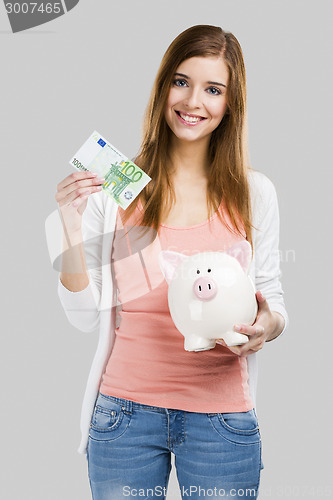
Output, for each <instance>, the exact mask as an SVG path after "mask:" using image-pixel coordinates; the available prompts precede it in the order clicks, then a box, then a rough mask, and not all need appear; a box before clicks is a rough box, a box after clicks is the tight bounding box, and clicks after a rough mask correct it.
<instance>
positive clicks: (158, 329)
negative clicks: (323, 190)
mask: <svg viewBox="0 0 333 500" xmlns="http://www.w3.org/2000/svg"><path fill="white" fill-rule="evenodd" d="M246 148H247V146H246V79H245V67H244V62H243V56H242V51H241V47H240V45H239V43H238V41H237V39H236V38H235V37H234V35H232V34H231V33H229V32H225V31H223V30H222V29H221V28H219V27H214V26H206V25H200V26H194V27H192V28H189V29H187V30H186V31H184V32H183V33H181V34H180V35H179V36H178V37H177V38H176V39H175V40H174V41H173V42H172V44H171V45H170V47H169V48H168V50H167V51H166V53H165V55H164V57H163V60H162V63H161V66H160V68H159V71H158V74H157V77H156V81H155V84H154V88H153V91H152V94H151V99H150V102H149V105H148V108H147V113H146V120H145V127H144V138H143V142H142V146H141V149H140V152H139V154H138V156H137V158H136V159H135V162H136V163H137V164H138V165H139V166H140V167H141V168H142V169H143V170H144V171H145V172H146V173H147V174H148V175H149V176H150V177H151V178H152V181H151V182H150V183H149V184H148V185H147V186H146V187H145V188H144V190H143V191H142V192H141V193H140V195H139V196H138V197H137V198H136V199H135V200H134V201H133V202H132V203H131V205H130V206H129V207H128V208H127V210H126V211H124V210H122V209H120V208H118V206H117V205H116V204H115V203H114V202H113V201H112V200H111V199H110V198H108V197H107V196H105V195H104V193H102V192H99V193H98V191H101V186H100V185H101V184H102V183H103V179H98V178H96V176H94V174H92V173H89V172H76V173H73V174H71V175H69V176H68V177H66V178H65V179H64V180H63V181H62V182H60V183H59V185H58V190H57V194H56V201H57V202H58V205H59V208H60V212H61V216H62V222H63V227H64V229H65V235H66V245H67V246H68V242H69V243H70V245H69V249H68V250H67V252H65V253H64V254H63V262H62V265H63V267H62V272H61V275H60V280H59V288H58V290H59V296H60V299H61V302H62V305H63V307H64V309H65V311H66V314H67V316H68V319H69V320H70V322H71V323H72V324H73V325H75V326H76V327H77V328H79V329H80V330H83V331H93V330H94V329H96V328H99V332H100V337H99V344H98V348H97V352H96V355H95V359H94V362H93V366H92V369H91V372H90V377H89V380H88V384H87V389H86V394H85V399H84V402H83V408H82V417H81V429H82V441H81V445H80V449H79V451H80V452H81V453H82V452H85V451H87V458H88V466H89V479H90V485H91V490H92V494H93V498H94V500H106V499H118V498H124V497H128V496H130V497H134V496H140V497H141V498H152V497H159V498H161V497H162V498H165V494H166V488H167V484H168V478H169V474H170V470H171V465H170V463H171V462H170V457H171V452H172V453H174V454H175V464H176V470H177V477H178V481H179V485H180V490H181V494H182V497H183V498H186V497H188V496H190V497H191V498H202V497H212V496H213V497H216V498H217V497H220V496H223V494H224V495H225V496H226V495H227V494H228V495H229V496H233V497H234V498H244V497H246V496H249V497H251V498H257V494H258V487H259V479H260V470H261V468H262V461H261V439H260V433H259V428H258V421H257V417H256V413H255V409H254V405H255V387H256V352H257V351H259V350H260V349H262V347H263V346H264V344H265V342H267V341H270V340H272V339H274V338H276V337H277V336H279V335H280V334H281V333H282V332H283V331H284V330H285V328H286V326H287V321H288V317H287V313H286V311H285V307H284V301H283V298H282V295H283V292H282V288H281V284H280V281H279V274H280V269H279V254H278V240H279V234H278V233H279V214H278V205H277V199H276V193H275V189H274V186H273V184H272V183H271V181H269V179H268V178H267V177H265V176H264V175H263V174H261V173H259V172H256V171H254V170H252V169H251V168H250V167H249V165H248V160H247V149H246ZM88 198H89V200H88ZM83 214H84V215H83ZM82 216H83V217H82ZM142 226H143V227H145V228H146V229H148V230H149V229H150V233H149V234H150V237H149V238H148V239H147V238H146V239H145V238H143V235H142V234H139V233H140V232H138V231H137V232H136V234H138V235H139V236H140V237H139V238H136V239H135V242H136V243H135V244H134V243H133V242H134V238H132V239H131V238H130V233H131V231H133V230H134V231H135V230H136V229H138V228H140V227H141V229H142ZM141 238H142V239H141ZM140 239H141V244H140V243H138V241H140ZM244 239H247V240H248V241H249V242H250V244H251V247H252V263H251V268H250V276H251V277H252V279H253V281H254V282H255V286H256V289H257V292H256V297H257V302H258V314H257V318H256V320H255V322H254V324H253V325H252V326H246V325H235V331H240V332H242V333H244V334H246V335H248V337H249V341H248V342H247V343H246V344H244V345H242V346H235V347H227V346H226V344H225V343H224V342H223V341H222V340H221V341H220V342H219V343H218V344H217V345H216V347H215V348H213V349H210V350H206V351H201V352H186V351H185V350H184V338H183V337H182V335H181V334H180V333H179V332H178V330H177V329H176V328H175V326H174V324H173V322H172V319H171V316H170V313H169V310H168V303H167V290H168V286H167V283H166V282H165V280H164V279H163V275H162V274H161V270H160V269H159V266H158V254H159V251H160V250H161V249H163V250H165V249H169V250H176V251H178V252H182V253H184V254H186V255H193V254H195V253H198V252H203V251H224V250H226V249H227V248H229V247H230V246H231V245H233V244H234V243H236V242H237V241H241V240H244ZM83 241H84V246H83V243H82V242H83ZM124 242H125V243H124ZM133 245H134V246H133ZM135 245H136V246H135ZM110 256H111V259H110ZM111 263H112V267H111ZM117 293H118V298H117V297H116V294H117ZM117 299H118V300H117ZM117 305H118V307H117ZM120 306H121V307H120ZM119 309H121V310H119ZM117 313H119V314H117ZM117 325H118V326H117ZM111 351H112V352H111ZM88 433H89V436H88Z"/></svg>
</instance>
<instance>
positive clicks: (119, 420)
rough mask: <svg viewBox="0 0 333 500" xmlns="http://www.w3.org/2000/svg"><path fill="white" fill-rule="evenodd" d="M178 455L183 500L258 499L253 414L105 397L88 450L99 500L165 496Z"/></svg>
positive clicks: (99, 404)
mask: <svg viewBox="0 0 333 500" xmlns="http://www.w3.org/2000/svg"><path fill="white" fill-rule="evenodd" d="M171 452H172V453H174V455H175V466H176V472H177V478H178V482H179V487H180V491H181V496H182V498H183V499H186V498H189V499H191V500H197V499H200V500H201V499H203V498H223V497H225V498H227V497H231V498H236V499H238V498H242V499H244V498H246V499H249V498H251V499H256V498H257V495H258V487H259V480H260V470H261V468H262V467H261V439H260V432H259V427H258V421H257V417H256V414H255V411H254V409H253V410H250V411H248V412H241V413H195V412H190V411H183V410H173V409H167V408H161V407H155V406H148V405H143V404H139V403H135V402H133V401H129V400H127V399H122V398H117V397H113V396H107V395H104V394H101V393H99V394H98V398H97V400H96V404H95V409H94V413H93V416H92V420H91V425H90V432H89V440H88V453H87V459H88V474H89V481H90V487H91V491H92V497H93V500H125V499H126V498H140V499H154V500H155V499H162V500H163V499H165V497H166V491H167V486H168V481H169V475H170V471H171Z"/></svg>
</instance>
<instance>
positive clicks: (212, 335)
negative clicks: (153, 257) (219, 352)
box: [159, 240, 258, 351]
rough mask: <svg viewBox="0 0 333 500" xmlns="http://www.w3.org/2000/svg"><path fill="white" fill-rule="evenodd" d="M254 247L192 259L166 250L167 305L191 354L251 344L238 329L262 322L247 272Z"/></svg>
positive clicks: (238, 247) (237, 247)
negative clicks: (258, 319)
mask: <svg viewBox="0 0 333 500" xmlns="http://www.w3.org/2000/svg"><path fill="white" fill-rule="evenodd" d="M250 262H251V245H250V243H249V242H248V241H246V240H244V241H241V242H239V243H236V244H235V245H233V246H232V247H230V248H229V249H228V250H227V251H225V252H202V253H197V254H194V255H191V256H188V255H184V254H182V253H178V252H173V251H169V250H163V251H161V252H160V253H159V264H160V267H161V270H162V273H163V275H164V277H165V279H166V281H167V283H168V285H169V288H168V304H169V310H170V314H171V317H172V319H173V322H174V324H175V326H176V328H177V329H178V330H179V331H180V333H181V334H182V335H184V337H185V344H184V348H185V350H186V351H205V350H208V349H212V348H214V347H215V345H216V339H221V338H222V339H223V340H224V341H225V343H226V344H227V345H228V346H235V345H240V344H244V343H245V342H248V337H247V335H244V334H242V333H238V332H235V331H234V330H233V326H234V325H235V324H237V323H243V324H247V325H252V324H253V322H254V320H255V319H256V316H257V310H258V306H257V300H256V296H255V288H254V285H253V282H252V280H251V278H250V277H249V276H248V270H249V267H250Z"/></svg>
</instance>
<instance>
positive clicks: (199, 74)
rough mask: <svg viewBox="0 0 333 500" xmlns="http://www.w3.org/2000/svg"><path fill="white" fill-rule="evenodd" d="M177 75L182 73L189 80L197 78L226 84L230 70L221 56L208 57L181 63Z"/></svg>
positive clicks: (195, 58) (197, 57)
mask: <svg viewBox="0 0 333 500" xmlns="http://www.w3.org/2000/svg"><path fill="white" fill-rule="evenodd" d="M176 73H182V74H183V75H186V76H187V77H188V78H195V79H201V80H205V79H206V78H208V79H209V80H212V81H216V82H219V81H221V82H222V83H226V82H225V80H227V79H228V76H229V70H228V66H227V65H226V63H225V61H224V59H223V58H222V57H221V56H207V57H201V56H196V57H191V58H190V59H185V61H183V62H181V63H180V64H179V66H178V67H177V69H176Z"/></svg>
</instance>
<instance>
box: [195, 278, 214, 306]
mask: <svg viewBox="0 0 333 500" xmlns="http://www.w3.org/2000/svg"><path fill="white" fill-rule="evenodd" d="M193 292H194V295H195V296H196V297H197V298H198V299H199V300H211V299H213V298H214V297H215V295H216V294H217V285H216V283H215V281H214V280H213V278H208V277H206V278H205V277H202V278H198V279H197V280H196V281H195V282H194V285H193Z"/></svg>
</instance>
